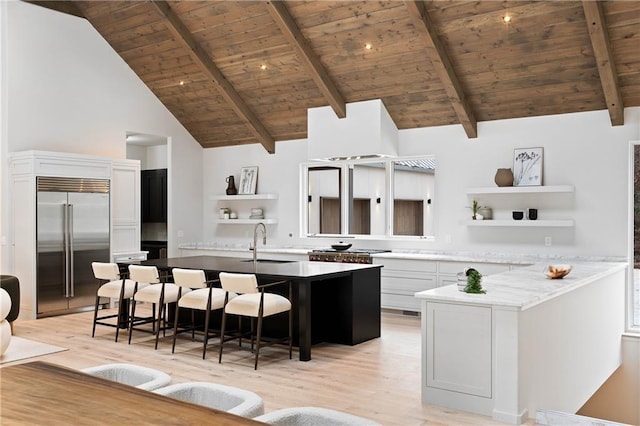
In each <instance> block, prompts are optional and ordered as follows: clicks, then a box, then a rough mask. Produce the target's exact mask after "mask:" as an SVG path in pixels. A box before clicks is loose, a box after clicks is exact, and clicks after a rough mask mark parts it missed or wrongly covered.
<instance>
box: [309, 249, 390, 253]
mask: <svg viewBox="0 0 640 426" xmlns="http://www.w3.org/2000/svg"><path fill="white" fill-rule="evenodd" d="M390 251H391V250H385V249H354V248H350V249H347V250H336V249H334V248H323V249H314V250H312V252H313V253H362V254H376V253H388V252H390Z"/></svg>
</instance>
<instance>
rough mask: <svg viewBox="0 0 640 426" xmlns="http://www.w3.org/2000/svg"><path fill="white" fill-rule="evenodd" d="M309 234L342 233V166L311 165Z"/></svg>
mask: <svg viewBox="0 0 640 426" xmlns="http://www.w3.org/2000/svg"><path fill="white" fill-rule="evenodd" d="M307 179H308V188H307V201H308V204H309V206H308V215H309V216H308V221H309V222H308V223H309V229H308V234H311V235H313V234H340V229H341V219H340V218H341V215H340V210H341V209H340V206H341V203H342V197H341V190H340V188H341V168H340V167H325V166H322V167H309V168H308V173H307Z"/></svg>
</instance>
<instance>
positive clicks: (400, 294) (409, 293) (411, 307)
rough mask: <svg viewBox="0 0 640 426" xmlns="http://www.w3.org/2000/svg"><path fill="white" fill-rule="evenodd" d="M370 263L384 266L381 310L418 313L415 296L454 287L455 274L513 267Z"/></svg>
mask: <svg viewBox="0 0 640 426" xmlns="http://www.w3.org/2000/svg"><path fill="white" fill-rule="evenodd" d="M373 263H374V264H376V265H383V266H384V268H382V269H381V271H380V285H381V293H382V294H381V307H382V308H386V309H397V310H402V311H409V312H420V300H419V299H417V298H416V297H415V294H416V293H418V292H420V291H423V290H429V289H432V288H436V287H443V286H447V285H451V284H456V285H457V282H458V278H457V276H456V274H458V272H463V271H464V269H465V268H474V269H476V270H478V271H479V272H480V273H481V274H482V275H491V274H497V273H500V272H506V271H509V270H510V269H511V268H512V266H511V265H510V264H507V263H490V262H466V261H456V260H451V261H448V260H428V259H399V258H393V259H392V258H386V257H374V258H373Z"/></svg>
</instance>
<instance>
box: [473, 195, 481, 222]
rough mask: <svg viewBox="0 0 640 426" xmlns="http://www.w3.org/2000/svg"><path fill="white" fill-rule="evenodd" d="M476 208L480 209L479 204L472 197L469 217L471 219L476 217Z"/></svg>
mask: <svg viewBox="0 0 640 426" xmlns="http://www.w3.org/2000/svg"><path fill="white" fill-rule="evenodd" d="M478 210H480V204H479V203H478V200H476V199H475V198H474V199H473V201H472V202H471V213H472V216H471V219H473V220H476V219H477V214H478Z"/></svg>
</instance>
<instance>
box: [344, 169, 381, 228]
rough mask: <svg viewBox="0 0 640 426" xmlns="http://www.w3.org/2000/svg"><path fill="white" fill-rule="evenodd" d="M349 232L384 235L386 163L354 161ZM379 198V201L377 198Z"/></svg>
mask: <svg viewBox="0 0 640 426" xmlns="http://www.w3.org/2000/svg"><path fill="white" fill-rule="evenodd" d="M351 179H352V199H353V203H351V204H350V205H349V207H350V212H351V216H350V219H351V220H350V226H349V234H353V235H384V234H385V208H384V205H383V204H382V200H383V199H385V187H386V163H385V162H372V163H356V164H354V165H353V167H352V174H351ZM378 199H380V201H381V202H380V203H378V202H377V200H378Z"/></svg>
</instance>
